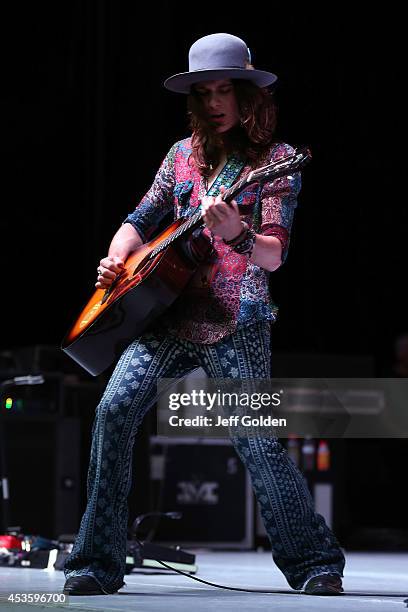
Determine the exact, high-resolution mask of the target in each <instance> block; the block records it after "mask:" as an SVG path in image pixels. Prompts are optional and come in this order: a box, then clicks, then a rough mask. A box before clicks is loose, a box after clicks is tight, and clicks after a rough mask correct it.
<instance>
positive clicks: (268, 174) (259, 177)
mask: <svg viewBox="0 0 408 612" xmlns="http://www.w3.org/2000/svg"><path fill="white" fill-rule="evenodd" d="M311 159H312V153H311V151H310V149H309V147H297V148H296V149H295V151H294V152H293V153H291V155H287V156H286V157H281V158H280V159H277V160H276V161H274V162H271V163H270V164H268V165H267V166H262V168H257V169H256V170H254V171H253V172H251V173H250V174H249V175H248V182H252V181H262V182H264V181H272V180H274V179H276V178H279V177H280V176H286V175H288V174H291V173H292V172H295V171H296V170H300V169H301V168H303V166H305V165H306V164H308V163H309V162H310V160H311Z"/></svg>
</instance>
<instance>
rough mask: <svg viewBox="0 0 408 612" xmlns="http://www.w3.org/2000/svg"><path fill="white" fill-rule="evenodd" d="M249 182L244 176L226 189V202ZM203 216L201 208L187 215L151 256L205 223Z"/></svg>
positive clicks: (224, 196)
mask: <svg viewBox="0 0 408 612" xmlns="http://www.w3.org/2000/svg"><path fill="white" fill-rule="evenodd" d="M249 176H250V175H249ZM249 182H250V181H249V180H248V177H243V178H242V179H240V180H239V181H238V183H236V184H235V185H233V186H232V187H230V188H229V189H226V190H225V191H224V195H223V198H222V199H223V200H224V202H230V201H231V200H233V199H234V198H235V196H237V195H238V194H239V192H240V191H242V190H243V189H244V187H245V186H246V185H247V184H248V183H249ZM203 216H204V215H203V212H202V211H201V210H199V211H198V212H196V213H194V215H191V217H187V218H186V221H185V222H184V223H183V224H182V225H180V227H178V228H177V229H176V230H174V232H172V233H171V234H170V235H169V236H168V237H167V238H166V240H164V241H163V242H161V243H160V244H159V245H158V246H157V247H156V248H155V249H153V251H152V252H151V254H150V258H153V257H155V256H156V255H157V254H158V253H160V252H161V251H163V249H165V248H167V247H168V246H169V245H170V244H171V243H172V242H174V241H175V240H177V238H180V237H181V236H187V235H188V234H189V233H191V232H193V231H194V230H195V229H197V228H198V227H200V225H202V223H203V221H202V219H203Z"/></svg>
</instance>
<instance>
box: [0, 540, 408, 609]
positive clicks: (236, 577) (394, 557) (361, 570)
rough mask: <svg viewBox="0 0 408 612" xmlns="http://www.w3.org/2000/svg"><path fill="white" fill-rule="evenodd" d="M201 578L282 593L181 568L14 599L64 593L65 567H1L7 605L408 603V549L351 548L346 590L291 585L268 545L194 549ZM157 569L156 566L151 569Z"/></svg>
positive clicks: (0, 591) (0, 603)
mask: <svg viewBox="0 0 408 612" xmlns="http://www.w3.org/2000/svg"><path fill="white" fill-rule="evenodd" d="M192 552H194V553H195V554H196V563H197V566H198V572H197V574H195V575H196V576H197V578H201V579H203V580H207V581H210V582H216V583H218V584H222V585H225V586H235V587H240V588H249V589H266V590H269V589H270V590H271V591H276V592H274V593H244V592H238V591H228V590H225V589H218V588H215V587H211V586H209V585H206V584H202V583H199V582H196V581H194V580H191V579H190V578H186V577H184V576H180V575H178V574H175V573H171V574H170V573H165V572H166V570H164V571H163V572H160V573H154V574H153V573H145V571H144V573H136V572H135V571H133V572H132V573H131V574H129V575H127V576H126V577H125V582H126V586H125V587H123V589H121V591H120V592H119V593H116V594H115V595H102V596H94V597H70V601H69V603H68V604H65V605H64V604H61V603H59V604H54V605H51V604H50V605H46V604H37V605H30V604H14V605H11V604H10V603H8V602H7V596H8V595H9V594H10V593H61V590H62V586H63V584H64V575H63V573H62V572H61V571H54V570H51V571H47V570H39V569H23V568H14V567H10V568H7V567H0V607H1V608H2V609H3V610H16V611H17V610H21V611H22V610H33V611H35V610H37V611H38V610H49V609H61V608H65V609H71V610H87V611H89V610H143V612H163V611H165V612H172V611H174V612H176V611H177V612H180V610H194V612H201V611H204V610H205V611H209V610H211V611H215V610H217V612H219V611H223V610H231V611H232V610H233V611H234V612H236V610H237V606H239V607H241V608H242V609H243V610H244V612H251V611H254V612H255V611H256V610H262V611H265V610H285V611H286V610H296V611H299V610H301V611H303V610H325V611H326V612H328V611H333V612H337V611H341V612H347V611H350V610H358V611H359V612H363V611H364V610H370V612H372V611H373V610H374V611H375V610H378V611H379V612H387V611H388V610H390V611H391V610H394V611H397V610H401V611H402V610H404V609H405V606H406V604H404V599H407V598H408V553H395V554H392V553H356V552H352V553H347V551H346V559H347V564H346V569H345V575H344V588H345V594H344V595H342V596H339V597H322V596H320V597H316V596H308V595H301V594H297V593H296V592H294V591H291V590H290V588H289V587H288V585H287V583H286V581H285V579H284V578H283V576H282V574H281V573H280V571H279V570H278V569H277V568H276V567H275V565H274V563H273V561H272V557H271V555H270V553H268V552H259V553H257V552H215V551H208V550H194V551H192ZM146 571H149V570H146Z"/></svg>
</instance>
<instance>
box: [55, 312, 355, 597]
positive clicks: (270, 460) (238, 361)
mask: <svg viewBox="0 0 408 612" xmlns="http://www.w3.org/2000/svg"><path fill="white" fill-rule="evenodd" d="M197 366H201V367H202V368H203V370H204V371H205V373H206V374H207V376H209V377H211V378H242V379H251V378H269V377H270V324H269V323H264V322H262V323H254V324H252V325H250V326H248V327H244V328H241V329H239V330H238V331H236V332H235V333H234V334H232V335H230V336H229V337H227V338H224V339H222V340H221V341H219V342H217V343H216V344H196V343H193V342H190V341H188V340H184V339H180V338H175V337H170V336H168V335H162V334H159V333H157V332H149V333H146V334H144V335H142V336H141V337H140V338H138V339H136V340H135V341H134V342H132V344H130V346H129V347H128V348H127V349H126V350H125V351H124V353H123V355H122V356H121V358H120V360H119V361H118V364H117V366H116V368H115V370H114V372H113V374H112V376H111V378H110V381H109V383H108V385H107V387H106V389H105V391H104V394H103V396H102V398H101V401H100V403H99V405H98V407H97V410H96V416H95V421H94V424H93V430H92V447H91V457H90V465H89V470H88V480H87V494H88V502H87V507H86V510H85V513H84V515H83V517H82V521H81V525H80V529H79V533H78V535H77V538H76V541H75V543H74V546H73V550H72V552H71V554H70V555H69V556H68V557H67V559H66V562H65V576H66V577H67V578H69V577H72V576H79V575H90V576H92V577H94V578H95V580H96V581H97V582H98V583H99V585H100V586H101V588H102V589H103V590H104V591H105V592H106V593H113V592H115V591H117V590H118V589H119V588H120V587H121V586H122V585H123V577H124V574H125V559H126V540H127V527H128V506H127V498H128V495H129V491H130V486H131V480H132V478H131V466H132V451H133V445H134V439H135V435H136V432H137V430H138V427H139V425H140V424H141V422H142V420H143V417H144V415H145V414H146V412H147V411H148V410H149V408H151V407H152V406H153V405H154V403H155V401H156V394H157V387H156V385H157V379H158V378H179V377H181V376H184V375H186V374H188V372H190V371H192V370H193V369H195V368H196V367H197ZM244 429H245V428H244ZM231 440H232V443H233V445H234V447H235V450H236V452H237V454H238V456H239V457H240V459H241V460H242V461H243V463H244V465H245V466H246V467H247V469H248V470H249V473H250V475H251V481H252V486H253V490H254V493H255V496H256V498H257V501H258V503H259V506H260V510H261V516H262V519H263V522H264V525H265V529H266V532H267V534H268V537H269V540H270V543H271V549H272V557H273V560H274V562H275V563H276V565H277V566H278V568H279V569H280V570H281V571H282V572H283V574H284V575H285V577H286V580H287V581H288V583H289V585H290V586H291V587H292V588H294V589H301V588H302V587H303V585H304V583H305V582H306V580H308V579H309V578H310V577H312V576H316V575H318V574H325V573H334V574H339V575H340V576H342V575H343V568H344V564H345V559H344V555H343V553H342V551H341V549H340V547H339V544H338V542H337V540H336V538H335V536H334V535H333V533H332V532H331V530H330V529H329V528H328V526H327V525H326V523H325V521H324V518H323V517H322V516H321V515H320V514H317V513H316V512H315V510H314V505H313V499H312V497H311V495H310V492H309V489H308V487H307V483H306V481H305V479H304V477H303V476H302V474H301V473H300V471H299V470H298V469H297V467H296V466H295V464H294V463H293V461H292V460H291V459H290V458H289V457H288V454H287V452H286V450H285V449H284V448H283V447H282V445H281V444H280V443H279V442H278V439H277V438H276V437H274V436H272V435H271V436H268V435H259V436H258V435H255V436H254V435H253V433H252V434H251V435H248V436H243V435H242V434H240V436H239V437H238V436H232V435H231Z"/></svg>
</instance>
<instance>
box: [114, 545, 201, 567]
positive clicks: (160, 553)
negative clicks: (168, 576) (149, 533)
mask: <svg viewBox="0 0 408 612" xmlns="http://www.w3.org/2000/svg"><path fill="white" fill-rule="evenodd" d="M158 560H160V561H164V563H166V565H168V566H169V568H170V569H176V570H181V571H183V572H188V573H189V574H195V573H196V571H197V565H196V563H195V560H196V558H195V555H193V554H192V553H188V552H186V551H185V550H182V549H181V548H180V547H179V546H174V547H173V546H160V545H158V544H152V543H151V542H144V543H143V546H140V545H139V544H138V543H137V542H134V541H128V545H127V552H126V573H130V572H131V571H132V570H133V569H134V568H144V569H162V570H168V571H170V569H169V568H166V567H164V565H161V563H159V561H158Z"/></svg>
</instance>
